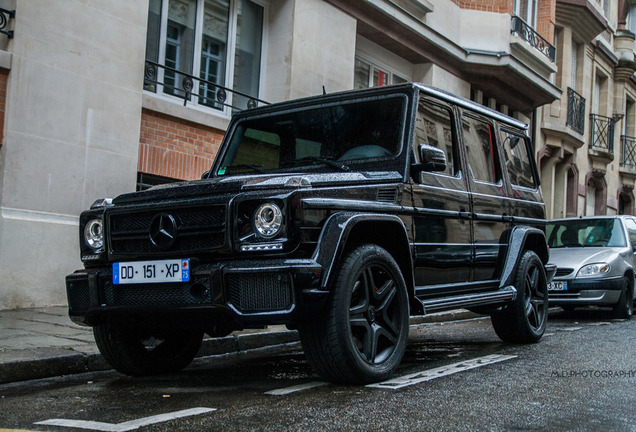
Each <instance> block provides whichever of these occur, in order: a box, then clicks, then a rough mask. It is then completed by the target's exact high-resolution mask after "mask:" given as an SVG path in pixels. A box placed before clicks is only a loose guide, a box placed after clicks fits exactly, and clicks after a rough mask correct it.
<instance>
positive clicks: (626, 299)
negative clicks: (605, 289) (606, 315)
mask: <svg viewBox="0 0 636 432" xmlns="http://www.w3.org/2000/svg"><path fill="white" fill-rule="evenodd" d="M633 313H634V286H633V284H632V283H631V281H630V280H629V278H628V277H627V276H625V278H624V281H623V288H622V289H621V296H620V298H619V299H618V303H616V305H614V307H613V308H612V317H613V318H615V319H630V318H631V317H632V314H633Z"/></svg>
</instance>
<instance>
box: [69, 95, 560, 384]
mask: <svg viewBox="0 0 636 432" xmlns="http://www.w3.org/2000/svg"><path fill="white" fill-rule="evenodd" d="M526 129H527V126H526V125H525V124H523V123H521V122H519V121H517V120H515V119H513V118H510V117H507V116H505V115H502V114H500V113H499V112H496V111H494V110H490V109H488V108H485V107H483V106H481V105H478V104H475V103H473V102H471V101H468V100H466V99H462V98H458V97H456V96H453V95H451V94H449V93H446V92H443V91H441V90H437V89H434V88H431V87H427V86H424V85H420V84H403V85H398V86H387V87H379V88H373V89H367V90H360V91H351V92H343V93H338V94H331V95H323V96H317V97H311V98H306V99H301V100H295V101H289V102H284V103H278V104H273V105H269V106H265V107H260V108H255V109H250V110H246V111H243V112H239V113H237V114H235V115H234V116H233V118H232V121H231V123H230V126H229V128H228V131H227V134H226V136H225V138H224V140H223V144H222V146H221V148H220V150H219V153H218V155H217V157H216V160H215V162H214V164H213V166H212V168H211V169H210V171H208V172H206V173H205V174H203V177H202V178H201V180H197V181H188V182H181V183H174V184H169V185H163V186H158V187H154V188H151V189H149V190H146V191H142V192H136V193H129V194H124V195H121V196H119V197H117V198H115V199H113V200H110V199H103V200H99V201H97V202H96V203H95V204H94V205H93V206H92V207H91V208H90V210H87V211H85V212H83V213H82V215H81V217H80V247H81V259H82V261H83V263H84V269H83V270H78V271H76V272H75V273H73V274H71V275H69V276H67V278H66V287H67V294H68V300H69V313H70V317H71V318H72V319H73V320H74V321H75V322H77V323H81V324H84V325H88V326H92V327H93V328H94V334H95V339H96V342H97V345H98V347H99V349H100V351H101V353H102V354H103V356H104V357H105V359H106V360H107V361H108V362H109V363H110V364H111V365H112V366H113V367H114V368H115V369H117V370H118V371H120V372H123V373H125V374H130V375H148V374H156V373H164V372H171V371H177V370H180V369H182V368H184V367H185V366H187V365H188V364H189V363H190V362H191V361H192V359H193V358H194V356H195V355H196V353H197V350H198V349H199V347H200V344H201V341H202V338H203V335H204V333H208V334H209V335H211V336H217V337H220V336H225V335H227V334H229V333H230V332H232V331H233V330H236V329H244V328H250V327H256V326H263V325H268V324H286V325H288V326H289V327H290V328H296V329H298V331H299V334H300V338H301V341H302V345H303V349H304V351H305V353H306V356H307V358H308V360H309V362H310V363H311V365H312V366H313V367H314V369H315V370H316V371H317V372H318V373H319V374H320V375H322V376H323V377H324V378H326V379H329V380H333V381H337V382H350V383H368V382H373V381H378V380H383V379H385V378H387V377H388V376H389V375H390V374H391V373H392V372H394V371H395V369H396V368H397V366H398V365H399V363H400V361H401V359H402V356H403V354H404V350H405V346H406V342H407V336H408V330H409V316H410V315H422V314H425V313H429V312H433V311H441V310H446V309H452V308H458V307H463V308H468V309H471V310H474V311H478V312H481V313H485V314H490V315H491V317H492V323H493V326H494V329H495V331H496V333H497V334H498V335H499V337H500V338H501V339H502V340H504V341H507V342H513V343H523V342H536V341H538V340H539V339H540V338H541V336H542V334H543V332H544V330H545V326H546V319H547V311H548V309H547V308H548V297H547V281H548V279H549V277H550V272H546V267H545V264H546V263H547V262H548V248H547V246H546V241H545V236H544V233H543V231H542V226H543V225H544V224H545V220H544V218H545V208H544V204H543V200H542V196H541V190H540V188H539V178H538V174H537V168H536V165H535V163H534V157H533V149H532V145H531V142H530V139H529V138H528V135H527V133H526Z"/></svg>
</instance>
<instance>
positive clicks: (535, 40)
mask: <svg viewBox="0 0 636 432" xmlns="http://www.w3.org/2000/svg"><path fill="white" fill-rule="evenodd" d="M511 32H512V33H516V34H518V35H519V36H521V37H522V38H523V39H525V40H526V41H527V42H528V43H529V44H530V45H532V46H533V47H535V48H536V49H537V50H539V51H540V52H542V53H543V54H544V55H545V56H546V57H547V58H549V59H550V61H551V62H552V63H554V60H555V59H556V50H555V48H554V47H553V46H552V45H551V44H550V42H548V41H547V40H545V39H544V38H543V37H542V36H541V35H540V34H539V33H537V32H536V31H535V30H534V29H533V28H532V27H530V26H529V25H528V23H526V22H525V21H524V20H522V19H521V18H520V17H518V16H517V15H513V16H512V30H511Z"/></svg>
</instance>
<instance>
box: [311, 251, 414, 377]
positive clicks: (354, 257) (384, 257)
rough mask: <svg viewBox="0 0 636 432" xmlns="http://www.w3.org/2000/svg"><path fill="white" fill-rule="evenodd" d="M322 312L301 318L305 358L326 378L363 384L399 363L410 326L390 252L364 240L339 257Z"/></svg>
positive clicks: (403, 290) (388, 372)
mask: <svg viewBox="0 0 636 432" xmlns="http://www.w3.org/2000/svg"><path fill="white" fill-rule="evenodd" d="M333 290H334V291H333V295H332V296H331V298H330V301H329V302H328V305H327V309H326V310H325V313H324V314H323V315H322V316H321V317H320V318H319V319H316V320H312V321H307V322H304V323H301V324H300V326H299V331H300V336H301V341H302V343H303V348H304V350H305V354H306V356H307V359H308V361H309V362H310V363H311V365H312V366H313V367H314V369H315V370H316V371H317V372H318V373H319V374H320V375H321V376H323V377H324V378H325V379H327V380H331V381H335V382H343V383H352V384H366V383H370V382H377V381H381V380H384V379H387V378H388V377H389V376H390V375H391V374H392V373H393V372H394V371H395V369H396V368H397V367H398V365H399V364H400V362H401V360H402V357H403V355H404V351H405V349H406V341H407V337H408V330H409V306H408V294H407V291H406V284H405V283H404V278H403V277H402V274H401V272H400V269H399V267H398V265H397V263H396V262H395V260H394V259H393V257H392V256H391V255H390V254H389V253H388V252H387V251H386V250H385V249H383V248H381V247H379V246H376V245H363V246H360V247H358V248H356V249H354V250H353V251H352V252H351V253H349V254H348V255H347V256H346V258H345V259H344V261H343V263H342V265H341V267H340V269H339V272H338V275H337V277H336V282H335V285H334V289H333Z"/></svg>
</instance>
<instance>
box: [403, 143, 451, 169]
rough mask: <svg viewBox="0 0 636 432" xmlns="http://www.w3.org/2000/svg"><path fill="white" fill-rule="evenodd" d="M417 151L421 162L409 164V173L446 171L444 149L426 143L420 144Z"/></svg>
mask: <svg viewBox="0 0 636 432" xmlns="http://www.w3.org/2000/svg"><path fill="white" fill-rule="evenodd" d="M418 151H419V156H420V160H421V161H422V162H421V163H419V164H413V165H411V173H413V174H420V173H422V172H433V171H446V153H444V150H441V149H439V148H437V147H433V146H430V145H427V144H420V145H419V147H418Z"/></svg>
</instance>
